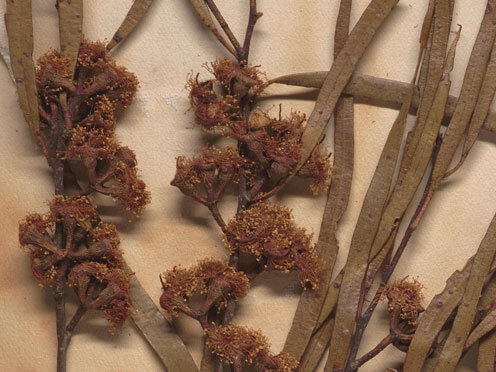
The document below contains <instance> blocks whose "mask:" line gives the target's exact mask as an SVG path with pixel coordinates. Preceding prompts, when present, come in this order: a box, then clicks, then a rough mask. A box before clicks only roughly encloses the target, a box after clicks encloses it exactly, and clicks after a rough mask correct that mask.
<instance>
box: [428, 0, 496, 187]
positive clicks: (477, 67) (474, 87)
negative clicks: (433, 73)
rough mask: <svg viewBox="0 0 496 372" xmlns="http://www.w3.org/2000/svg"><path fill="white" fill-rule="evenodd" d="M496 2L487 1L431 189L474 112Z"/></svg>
mask: <svg viewBox="0 0 496 372" xmlns="http://www.w3.org/2000/svg"><path fill="white" fill-rule="evenodd" d="M495 18H496V0H489V1H488V2H487V9H486V14H485V15H484V19H483V20H482V23H481V27H480V30H479V34H478V35H477V39H476V41H475V44H474V47H473V49H472V54H471V55H470V59H469V62H468V65H467V69H466V70H465V77H464V80H463V84H462V88H461V92H460V99H459V100H458V103H457V105H456V108H455V112H454V114H453V117H452V118H451V121H450V123H449V125H448V128H447V130H446V133H445V134H444V136H443V143H442V144H441V148H440V149H439V155H438V157H437V159H436V162H435V164H434V169H433V171H432V190H435V189H437V188H438V187H439V184H440V183H441V181H442V180H443V178H444V176H445V174H446V171H447V170H448V167H449V165H450V163H451V161H452V159H453V156H454V154H455V152H456V149H457V147H458V145H459V144H460V142H461V139H462V136H463V134H464V132H465V129H466V128H467V125H468V123H469V121H470V118H471V116H472V113H473V111H474V109H475V105H476V103H477V99H478V96H479V92H480V89H481V86H482V81H483V78H484V75H485V71H486V68H487V64H488V61H489V57H490V54H491V50H492V47H493V43H494V40H495V38H496V22H495Z"/></svg>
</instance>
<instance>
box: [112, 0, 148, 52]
mask: <svg viewBox="0 0 496 372" xmlns="http://www.w3.org/2000/svg"><path fill="white" fill-rule="evenodd" d="M152 3H153V0H134V2H133V5H131V9H129V12H128V13H127V15H126V18H124V21H122V23H121V25H120V26H119V29H118V30H117V31H116V32H115V34H114V36H112V40H110V42H109V43H108V44H107V49H108V50H111V49H113V48H114V47H115V46H116V45H117V44H119V43H121V42H122V41H124V40H125V39H126V38H127V37H128V36H129V35H130V34H131V32H133V30H134V29H135V28H136V26H138V24H139V23H140V21H141V20H142V18H143V17H144V16H145V14H146V12H147V11H148V8H150V5H152Z"/></svg>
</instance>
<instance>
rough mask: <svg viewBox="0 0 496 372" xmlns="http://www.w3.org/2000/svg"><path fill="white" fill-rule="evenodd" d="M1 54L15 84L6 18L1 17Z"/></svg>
mask: <svg viewBox="0 0 496 372" xmlns="http://www.w3.org/2000/svg"><path fill="white" fill-rule="evenodd" d="M0 56H2V59H3V61H4V63H5V65H6V66H7V69H8V70H9V75H10V78H11V79H12V81H13V82H14V84H15V78H14V72H13V71H12V66H11V63H10V52H9V43H8V41H7V28H6V25H5V18H4V17H0Z"/></svg>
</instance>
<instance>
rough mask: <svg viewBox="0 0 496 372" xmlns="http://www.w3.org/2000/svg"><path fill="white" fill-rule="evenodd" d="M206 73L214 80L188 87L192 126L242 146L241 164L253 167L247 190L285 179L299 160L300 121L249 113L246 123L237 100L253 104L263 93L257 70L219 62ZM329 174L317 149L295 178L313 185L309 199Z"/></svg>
mask: <svg viewBox="0 0 496 372" xmlns="http://www.w3.org/2000/svg"><path fill="white" fill-rule="evenodd" d="M208 70H209V71H210V72H211V73H212V75H214V77H215V79H212V80H206V81H199V80H198V75H197V76H196V77H195V78H190V79H189V80H188V83H187V87H188V88H189V90H190V102H191V106H192V108H193V109H194V111H195V123H196V124H198V125H199V126H201V127H202V128H203V129H205V130H207V131H215V132H217V133H220V134H222V135H226V136H228V137H231V138H233V139H235V140H237V141H238V142H239V143H240V144H241V145H243V146H244V151H243V152H244V153H245V155H246V158H247V159H250V160H251V161H252V163H253V164H254V165H255V167H253V164H252V165H251V166H250V172H249V173H250V174H249V176H247V181H248V182H249V184H250V185H253V184H258V183H260V182H262V181H263V184H262V186H263V185H265V186H266V187H271V186H273V185H274V184H276V183H277V182H279V181H280V180H281V179H283V178H284V177H285V176H287V175H288V174H289V173H290V172H291V171H292V170H293V169H294V168H295V167H296V165H297V164H298V162H299V160H300V158H301V155H300V150H301V136H302V134H303V129H304V124H305V120H306V118H305V116H304V115H301V114H299V113H297V112H292V113H291V114H290V115H289V116H287V117H283V116H282V115H281V114H279V117H278V118H272V117H270V116H269V115H268V114H267V113H266V112H264V111H262V110H254V111H253V112H252V113H251V115H250V117H249V118H248V119H247V117H246V112H244V111H243V108H242V105H241V100H250V101H253V100H254V99H255V97H256V96H257V95H259V94H261V93H262V91H263V87H264V84H263V81H262V79H261V78H260V76H261V73H260V72H259V71H258V69H257V68H255V67H249V66H246V65H242V66H240V65H237V64H234V63H233V62H231V61H228V60H218V61H216V62H214V63H212V64H211V65H210V66H208ZM216 87H218V88H220V92H218V91H219V89H216ZM330 173H331V165H330V161H329V155H328V154H326V153H325V152H323V151H322V148H321V146H318V147H317V148H316V149H315V150H314V152H313V153H312V156H311V157H310V159H309V160H308V161H307V163H306V164H305V166H304V167H303V168H302V169H301V170H300V172H299V174H300V175H301V176H304V177H309V178H311V179H312V182H311V184H310V189H311V191H312V192H313V193H314V194H318V193H320V192H321V191H322V190H324V189H325V188H326V187H327V186H328V181H329V177H330ZM259 189H261V187H259ZM257 191H260V190H257Z"/></svg>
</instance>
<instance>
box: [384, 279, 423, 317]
mask: <svg viewBox="0 0 496 372" xmlns="http://www.w3.org/2000/svg"><path fill="white" fill-rule="evenodd" d="M422 288H423V286H422V284H420V283H419V282H418V281H417V280H416V279H413V280H412V281H408V277H406V278H403V279H401V280H399V281H397V282H395V283H393V284H390V285H387V286H386V287H385V288H384V291H383V294H384V295H385V296H386V297H387V299H388V310H389V311H390V312H396V313H399V317H400V318H401V319H402V320H404V321H406V322H408V324H411V325H414V324H416V323H417V319H418V316H419V314H420V313H421V312H423V311H424V308H423V307H422V305H421V304H420V302H421V301H422V300H423V299H424V295H423V294H422Z"/></svg>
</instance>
